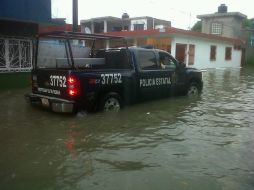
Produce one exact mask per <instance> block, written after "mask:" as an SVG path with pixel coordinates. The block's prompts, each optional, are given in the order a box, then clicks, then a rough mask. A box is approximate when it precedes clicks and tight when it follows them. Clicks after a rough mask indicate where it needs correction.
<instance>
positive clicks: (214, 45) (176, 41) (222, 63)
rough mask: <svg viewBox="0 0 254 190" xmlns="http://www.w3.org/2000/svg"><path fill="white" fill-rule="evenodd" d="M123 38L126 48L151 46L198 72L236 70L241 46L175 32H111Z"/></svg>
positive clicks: (223, 39)
mask: <svg viewBox="0 0 254 190" xmlns="http://www.w3.org/2000/svg"><path fill="white" fill-rule="evenodd" d="M110 34H112V35H119V36H125V37H126V38H127V39H128V42H129V45H136V46H141V45H148V44H149V45H153V46H154V47H155V48H159V49H164V50H166V51H168V52H170V53H171V54H172V55H173V56H174V57H176V58H177V59H178V60H179V61H181V62H184V63H185V64H186V65H188V66H193V67H196V68H199V69H205V68H239V67H241V65H242V49H241V45H242V42H241V40H239V39H234V38H227V37H222V36H217V35H212V34H204V33H199V32H193V31H188V30H182V29H177V28H171V27H170V28H164V29H156V30H141V31H123V32H111V33H110Z"/></svg>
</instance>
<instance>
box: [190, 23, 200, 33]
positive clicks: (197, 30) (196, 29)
mask: <svg viewBox="0 0 254 190" xmlns="http://www.w3.org/2000/svg"><path fill="white" fill-rule="evenodd" d="M191 31H195V32H201V31H202V22H201V21H197V22H196V24H194V26H193V27H192V28H191Z"/></svg>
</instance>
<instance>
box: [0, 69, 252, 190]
mask: <svg viewBox="0 0 254 190" xmlns="http://www.w3.org/2000/svg"><path fill="white" fill-rule="evenodd" d="M203 76H204V77H203V78H204V90H203V93H202V95H201V97H200V98H196V99H190V98H187V97H172V98H167V99H162V100H157V101H152V102H146V103H142V104H137V105H133V106H130V107H127V108H125V109H123V110H121V111H120V112H119V113H96V114H85V113H79V114H78V115H76V116H66V115H61V114H55V113H51V112H46V111H42V110H40V109H37V108H35V107H31V106H30V105H28V104H27V103H26V102H25V101H24V98H23V95H24V94H25V93H26V92H28V91H29V89H19V90H5V91H1V92H0V121H1V123H0V152H1V155H0V189H1V190H30V189H31V190H34V189H36V190H58V189H59V190H81V189H82V190H83V189H89V190H93V189H96V190H97V189H98V190H101V189H104V190H119V189H125V190H127V189H130V190H141V189H144V190H150V189H151V190H154V189H156V190H164V189H172V190H182V189H183V190H185V189H186V190H199V189H200V190H204V189H206V190H209V189H211V190H252V189H254V159H253V158H254V69H244V70H240V69H232V70H208V71H206V72H204V73H203Z"/></svg>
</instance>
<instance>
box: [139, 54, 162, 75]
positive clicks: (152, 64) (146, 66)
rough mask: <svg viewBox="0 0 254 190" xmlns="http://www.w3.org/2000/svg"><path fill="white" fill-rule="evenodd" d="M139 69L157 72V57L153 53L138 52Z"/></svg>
mask: <svg viewBox="0 0 254 190" xmlns="http://www.w3.org/2000/svg"><path fill="white" fill-rule="evenodd" d="M138 60H139V67H140V69H141V70H155V69H158V67H157V63H156V57H155V54H154V52H153V51H145V50H144V51H139V52H138Z"/></svg>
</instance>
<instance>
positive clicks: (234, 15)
mask: <svg viewBox="0 0 254 190" xmlns="http://www.w3.org/2000/svg"><path fill="white" fill-rule="evenodd" d="M211 17H239V18H241V19H245V18H247V16H246V15H244V14H242V13H240V12H226V13H218V12H216V13H213V14H204V15H198V16H197V18H199V19H202V18H211Z"/></svg>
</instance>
